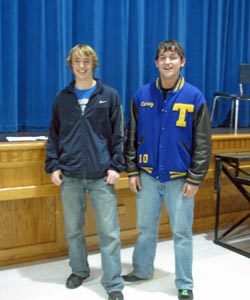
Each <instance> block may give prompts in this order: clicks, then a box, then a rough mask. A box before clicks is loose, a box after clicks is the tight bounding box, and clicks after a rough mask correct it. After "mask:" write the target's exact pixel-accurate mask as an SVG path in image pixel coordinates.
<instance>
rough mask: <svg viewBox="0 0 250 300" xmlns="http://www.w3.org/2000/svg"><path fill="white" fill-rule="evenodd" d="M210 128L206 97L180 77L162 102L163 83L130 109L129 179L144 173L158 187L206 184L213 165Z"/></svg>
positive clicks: (140, 94)
mask: <svg viewBox="0 0 250 300" xmlns="http://www.w3.org/2000/svg"><path fill="white" fill-rule="evenodd" d="M210 153H211V126H210V121H209V114H208V109H207V106H206V101H205V98H204V96H203V94H202V93H201V92H200V91H199V90H198V89H197V88H196V87H194V86H192V85H191V84H189V83H187V82H185V79H184V78H183V77H180V78H179V80H178V81H177V83H176V85H175V87H174V88H173V89H172V90H169V91H168V93H167V96H166V98H164V95H163V90H162V89H161V87H160V84H159V78H158V79H157V80H156V81H155V82H153V83H150V84H146V85H144V86H142V87H141V88H140V89H139V90H138V91H137V92H136V93H135V95H134V97H133V99H132V103H131V114H130V123H129V128H128V136H127V142H126V146H125V159H126V168H127V172H128V175H129V176H135V175H138V174H139V172H140V171H144V172H146V173H148V174H150V175H151V176H153V177H154V178H156V179H158V180H159V181H160V182H166V181H169V180H174V179H178V178H186V180H187V181H188V182H189V183H191V184H195V185H196V184H199V183H200V182H202V181H203V179H204V177H205V175H206V173H207V170H208V165H209V161H210Z"/></svg>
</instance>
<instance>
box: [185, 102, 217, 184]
mask: <svg viewBox="0 0 250 300" xmlns="http://www.w3.org/2000/svg"><path fill="white" fill-rule="evenodd" d="M210 158H211V124H210V119H209V113H208V108H207V106H206V104H205V103H204V104H202V105H201V106H200V108H199V109H198V110H197V111H196V112H195V114H194V120H193V153H192V163H191V167H190V169H189V170H188V174H187V182H189V183H191V184H194V185H198V184H200V183H201V182H202V181H203V180H204V178H205V176H206V173H207V171H208V167H209V162H210Z"/></svg>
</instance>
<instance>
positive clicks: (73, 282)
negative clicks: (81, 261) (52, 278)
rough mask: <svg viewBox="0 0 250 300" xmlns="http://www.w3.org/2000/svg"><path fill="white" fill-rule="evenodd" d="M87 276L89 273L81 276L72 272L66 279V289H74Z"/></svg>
mask: <svg viewBox="0 0 250 300" xmlns="http://www.w3.org/2000/svg"><path fill="white" fill-rule="evenodd" d="M88 277H89V275H86V276H83V277H82V276H79V275H77V274H74V273H72V274H71V275H70V276H69V278H68V279H67V281H66V287H67V288H68V289H76V288H78V287H79V286H80V285H81V284H82V282H83V280H85V279H86V278H88Z"/></svg>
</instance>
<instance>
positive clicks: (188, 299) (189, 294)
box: [178, 289, 193, 300]
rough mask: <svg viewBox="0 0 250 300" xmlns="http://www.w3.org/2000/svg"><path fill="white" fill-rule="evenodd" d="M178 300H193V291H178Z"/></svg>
mask: <svg viewBox="0 0 250 300" xmlns="http://www.w3.org/2000/svg"><path fill="white" fill-rule="evenodd" d="M178 299H179V300H183V299H184V300H193V291H192V290H187V289H181V290H178Z"/></svg>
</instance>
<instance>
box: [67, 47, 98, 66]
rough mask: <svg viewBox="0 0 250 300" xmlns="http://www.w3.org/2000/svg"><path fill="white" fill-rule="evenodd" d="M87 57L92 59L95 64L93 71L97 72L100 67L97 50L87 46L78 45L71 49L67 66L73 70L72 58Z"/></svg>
mask: <svg viewBox="0 0 250 300" xmlns="http://www.w3.org/2000/svg"><path fill="white" fill-rule="evenodd" d="M74 54H76V55H78V54H79V55H83V54H84V55H86V56H87V57H89V58H91V60H92V62H93V71H95V70H96V68H97V66H98V57H97V54H96V52H95V50H94V49H93V48H92V47H90V46H89V45H85V44H78V45H75V46H74V47H73V48H71V49H70V51H69V54H68V57H67V60H66V62H67V64H68V66H69V67H70V68H71V67H72V58H73V55H74Z"/></svg>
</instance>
